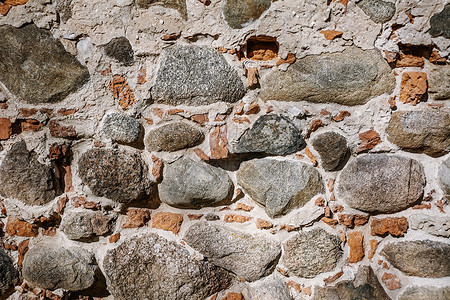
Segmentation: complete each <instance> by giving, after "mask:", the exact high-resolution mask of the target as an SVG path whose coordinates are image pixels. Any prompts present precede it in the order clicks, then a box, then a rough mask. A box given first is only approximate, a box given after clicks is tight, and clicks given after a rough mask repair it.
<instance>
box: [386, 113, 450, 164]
mask: <svg viewBox="0 0 450 300" xmlns="http://www.w3.org/2000/svg"><path fill="white" fill-rule="evenodd" d="M386 132H387V133H388V140H389V141H391V142H392V143H394V144H396V145H398V146H399V147H400V148H402V149H403V150H405V151H410V152H419V153H422V152H423V153H425V154H428V155H430V156H433V157H436V156H442V155H444V154H446V153H448V152H449V151H450V111H449V110H447V109H442V110H420V111H396V112H394V113H393V114H392V118H391V121H390V122H389V126H388V128H387V130H386Z"/></svg>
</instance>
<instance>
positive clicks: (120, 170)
mask: <svg viewBox="0 0 450 300" xmlns="http://www.w3.org/2000/svg"><path fill="white" fill-rule="evenodd" d="M147 173H148V168H147V166H146V164H145V163H144V161H143V160H142V159H141V157H140V156H139V155H138V154H134V153H129V152H125V151H121V150H115V149H91V150H88V151H86V152H85V153H84V154H83V155H82V156H81V158H80V160H79V162H78V174H79V176H80V178H81V180H82V181H83V183H84V184H86V185H87V186H88V187H89V188H90V189H91V191H92V193H93V194H94V195H95V196H99V197H106V198H109V199H112V200H114V201H117V202H121V203H129V202H132V201H134V200H139V199H143V198H145V197H146V196H147V195H149V194H150V191H151V183H150V181H149V179H148V178H147Z"/></svg>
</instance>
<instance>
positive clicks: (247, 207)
mask: <svg viewBox="0 0 450 300" xmlns="http://www.w3.org/2000/svg"><path fill="white" fill-rule="evenodd" d="M253 208H255V207H254V206H250V205H246V204H244V203H238V204H237V205H236V208H235V209H234V210H243V211H251V210H252V209H253Z"/></svg>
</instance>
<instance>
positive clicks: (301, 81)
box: [260, 47, 395, 105]
mask: <svg viewBox="0 0 450 300" xmlns="http://www.w3.org/2000/svg"><path fill="white" fill-rule="evenodd" d="M394 85H395V78H394V75H393V74H392V71H391V68H390V67H389V65H388V63H387V62H386V61H385V60H384V59H383V57H382V56H381V53H380V51H379V50H375V49H374V50H361V49H359V48H356V47H349V48H347V49H346V50H345V51H344V52H342V53H326V54H321V55H310V56H306V57H305V58H301V59H298V60H297V61H296V62H295V63H294V64H292V65H291V66H290V67H289V69H288V70H287V71H282V70H274V71H272V72H271V73H270V74H268V76H265V77H263V78H261V93H260V97H261V98H262V99H263V100H278V101H302V100H305V101H311V102H316V103H338V104H342V105H360V104H365V103H366V102H367V101H369V100H370V99H371V98H373V97H376V96H378V95H381V94H384V93H387V94H390V93H391V92H392V90H393V89H394Z"/></svg>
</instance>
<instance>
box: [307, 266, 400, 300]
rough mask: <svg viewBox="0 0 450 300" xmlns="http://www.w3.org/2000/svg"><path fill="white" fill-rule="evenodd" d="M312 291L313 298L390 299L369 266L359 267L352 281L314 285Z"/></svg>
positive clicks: (342, 299) (341, 299)
mask: <svg viewBox="0 0 450 300" xmlns="http://www.w3.org/2000/svg"><path fill="white" fill-rule="evenodd" d="M314 291H315V292H314V298H313V299H314V300H344V299H345V300H346V299H352V300H353V299H355V300H356V299H367V300H391V298H390V297H389V296H388V295H387V294H386V292H385V291H384V289H383V287H382V286H381V284H380V282H379V281H378V278H377V276H376V275H375V273H374V272H373V270H372V268H371V267H369V266H361V267H359V268H358V272H357V273H356V276H355V279H354V280H352V281H349V280H345V281H341V282H339V283H338V284H336V286H325V287H316V288H315V289H314Z"/></svg>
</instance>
